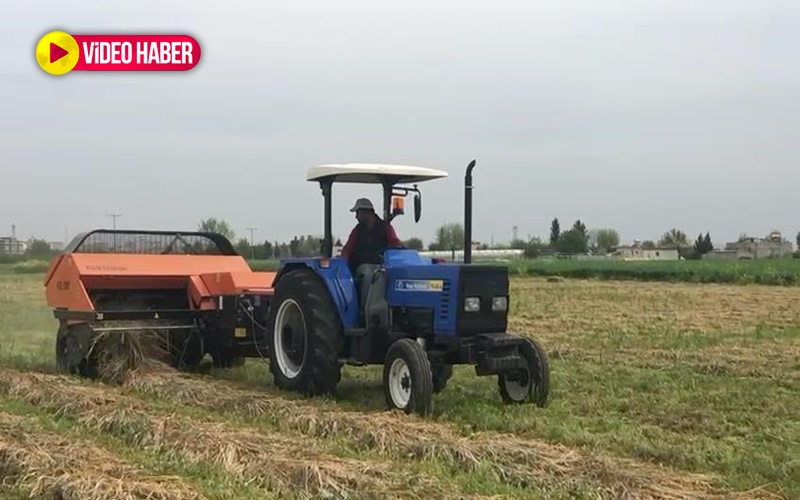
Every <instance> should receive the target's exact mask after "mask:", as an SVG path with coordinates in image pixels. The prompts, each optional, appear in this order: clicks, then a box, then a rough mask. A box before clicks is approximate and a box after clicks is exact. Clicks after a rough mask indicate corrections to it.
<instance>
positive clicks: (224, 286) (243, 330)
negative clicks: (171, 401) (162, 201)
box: [44, 229, 275, 376]
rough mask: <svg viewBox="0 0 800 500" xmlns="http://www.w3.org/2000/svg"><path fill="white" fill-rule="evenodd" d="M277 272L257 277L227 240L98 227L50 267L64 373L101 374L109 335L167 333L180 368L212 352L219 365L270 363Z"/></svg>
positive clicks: (193, 364) (50, 301)
mask: <svg viewBox="0 0 800 500" xmlns="http://www.w3.org/2000/svg"><path fill="white" fill-rule="evenodd" d="M274 277H275V273H272V272H254V271H253V270H252V269H251V268H250V266H249V265H248V263H247V261H246V260H245V259H244V258H243V257H242V256H240V255H239V254H238V253H237V252H236V250H235V249H234V248H233V245H232V244H231V242H230V241H229V240H228V239H227V238H225V237H224V236H222V235H220V234H217V233H204V232H181V231H131V230H107V229H98V230H93V231H90V232H87V233H83V234H80V235H78V236H77V237H75V238H74V239H73V240H72V241H71V242H70V244H69V245H68V246H67V248H66V249H65V250H64V251H63V252H62V253H60V254H59V255H58V256H56V257H55V258H54V259H53V261H52V262H51V263H50V267H49V269H48V271H47V275H46V278H45V283H44V284H45V288H46V296H47V302H48V304H49V305H50V307H52V308H53V311H54V315H55V317H56V319H58V321H59V328H58V333H57V339H56V361H57V365H58V369H59V371H61V372H63V373H80V374H82V375H85V376H93V374H95V371H96V360H95V357H94V355H93V350H92V349H91V346H92V345H93V339H94V338H95V337H97V335H98V334H100V333H103V332H136V331H142V330H147V331H160V332H162V333H164V334H165V336H166V337H167V338H168V339H169V346H170V351H171V355H172V361H173V363H174V365H175V366H176V367H183V368H194V367H196V366H197V365H198V364H199V363H200V362H201V360H202V359H203V357H204V356H205V355H206V354H209V355H210V356H211V358H212V360H213V361H214V364H215V365H217V366H222V367H227V366H232V365H234V364H238V363H239V362H241V361H242V360H243V359H244V358H245V357H262V356H267V347H266V346H265V345H264V339H265V338H266V333H265V331H264V325H263V323H264V322H263V318H265V316H266V313H267V310H268V307H269V301H270V298H271V297H272V295H273V289H272V282H273V279H274Z"/></svg>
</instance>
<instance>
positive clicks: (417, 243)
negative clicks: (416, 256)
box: [405, 237, 425, 252]
mask: <svg viewBox="0 0 800 500" xmlns="http://www.w3.org/2000/svg"><path fill="white" fill-rule="evenodd" d="M405 246H406V247H408V248H410V249H412V250H416V251H418V252H419V251H422V250H423V249H424V248H425V246H424V245H423V243H422V240H421V239H419V238H417V237H411V238H409V239H407V240H406V242H405Z"/></svg>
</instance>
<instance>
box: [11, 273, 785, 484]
mask: <svg viewBox="0 0 800 500" xmlns="http://www.w3.org/2000/svg"><path fill="white" fill-rule="evenodd" d="M41 283H42V276H41V275H39V274H0V476H2V478H1V479H2V480H1V481H0V496H2V497H3V498H29V496H30V495H32V494H35V495H47V496H49V497H50V498H52V497H53V496H54V493H57V492H63V493H65V494H67V495H66V498H88V499H93V498H120V499H124V498H154V499H156V498H164V499H166V498H219V499H223V498H225V499H227V498H231V499H233V498H236V499H244V498H291V497H326V496H328V497H332V498H342V497H350V498H395V497H402V498H465V497H476V498H477V497H486V498H488V497H496V498H566V497H569V498H676V499H677V498H800V309H799V308H798V306H800V288H797V287H777V286H775V287H773V286H760V285H750V286H739V285H716V284H673V283H642V282H612V281H606V282H595V281H578V280H566V281H560V282H548V281H547V280H545V279H538V278H514V279H513V280H512V294H513V295H512V320H511V324H512V328H513V330H514V331H516V332H520V333H525V334H529V335H532V336H534V337H535V338H536V339H537V340H540V341H541V343H542V344H543V345H544V346H545V347H546V349H547V350H548V352H549V353H550V361H551V370H552V389H551V402H550V404H549V406H548V407H547V408H536V407H508V406H504V405H502V403H501V401H500V397H499V395H498V392H497V384H496V379H495V378H492V377H485V378H478V377H475V376H474V373H473V371H472V370H471V369H469V368H467V367H457V368H456V370H455V375H454V377H453V379H452V380H451V381H450V383H449V384H448V386H447V388H446V389H445V391H444V392H443V393H441V394H439V395H437V397H436V399H435V401H436V406H435V410H434V414H433V416H432V417H431V418H428V419H426V420H423V419H420V418H416V417H410V416H405V415H398V414H390V413H387V412H385V411H384V402H383V394H382V390H381V386H380V372H379V369H377V368H367V369H365V368H350V367H348V368H346V369H345V372H344V377H343V381H342V383H341V385H340V390H339V394H338V395H337V397H336V399H335V400H323V399H314V400H308V399H304V398H301V397H296V396H293V395H289V394H286V393H283V392H281V391H278V390H276V389H275V388H274V386H273V385H272V380H271V377H269V376H268V375H267V368H266V364H265V362H264V361H262V360H258V359H251V360H248V362H247V364H246V365H245V366H244V367H241V368H237V369H232V370H228V371H221V370H213V369H210V368H209V369H207V370H206V373H205V374H193V375H188V374H178V373H154V374H143V375H141V376H138V377H134V378H133V379H132V380H131V381H130V382H129V383H127V384H125V385H123V386H110V385H104V384H102V383H90V382H87V381H83V380H80V379H77V378H71V377H63V376H58V375H55V374H54V368H53V367H54V337H55V330H56V323H55V320H54V319H53V318H52V314H51V312H50V310H49V309H48V308H47V306H46V304H45V302H44V293H43V292H44V290H43V288H42V285H41Z"/></svg>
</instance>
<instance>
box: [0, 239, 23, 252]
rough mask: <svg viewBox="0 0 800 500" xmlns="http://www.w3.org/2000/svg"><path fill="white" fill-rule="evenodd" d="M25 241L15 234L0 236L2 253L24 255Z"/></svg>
mask: <svg viewBox="0 0 800 500" xmlns="http://www.w3.org/2000/svg"><path fill="white" fill-rule="evenodd" d="M23 253H25V243H24V242H22V241H20V240H18V239H17V238H15V237H14V236H0V255H22V254H23Z"/></svg>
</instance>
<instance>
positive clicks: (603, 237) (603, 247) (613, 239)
mask: <svg viewBox="0 0 800 500" xmlns="http://www.w3.org/2000/svg"><path fill="white" fill-rule="evenodd" d="M596 237H597V248H598V249H599V250H600V251H601V252H604V253H608V252H609V251H610V250H611V249H612V248H614V247H618V246H619V233H618V232H617V231H616V229H610V228H603V229H598V230H597V236H596Z"/></svg>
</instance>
